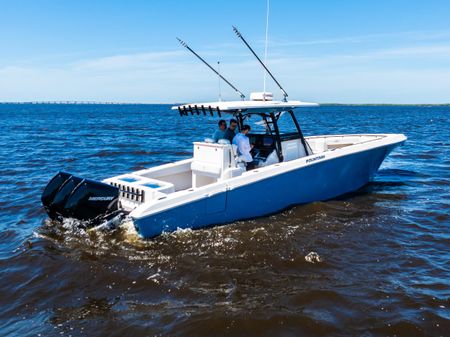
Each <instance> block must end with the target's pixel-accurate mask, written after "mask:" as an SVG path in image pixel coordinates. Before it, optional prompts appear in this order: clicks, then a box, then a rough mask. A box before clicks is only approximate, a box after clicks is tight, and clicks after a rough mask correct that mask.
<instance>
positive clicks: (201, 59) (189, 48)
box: [177, 37, 245, 100]
mask: <svg viewBox="0 0 450 337" xmlns="http://www.w3.org/2000/svg"><path fill="white" fill-rule="evenodd" d="M177 40H178V42H180V44H181V45H182V46H183V47H185V48H186V49H187V50H189V51H190V52H191V53H192V54H194V55H195V56H197V58H198V59H199V60H200V61H202V62H203V63H204V64H205V65H206V66H207V67H208V68H209V69H211V70H212V71H213V72H214V73H215V74H216V75H217V76H219V78H221V79H222V80H224V81H225V83H227V84H228V85H229V86H230V87H232V88H233V89H234V91H236V92H237V93H238V94H239V96H241V99H242V100H244V99H245V95H244V94H243V93H242V92H241V91H240V90H239V89H237V88H236V87H235V86H234V85H232V84H231V83H230V82H229V81H228V80H227V79H226V78H225V77H223V76H222V75H221V74H220V73H219V72H218V71H217V70H216V69H214V68H213V67H211V66H210V65H209V63H208V62H206V61H205V60H204V59H203V58H202V57H201V56H200V55H198V54H197V53H196V52H195V51H193V50H192V49H191V47H189V46H188V45H187V43H186V42H184V41H183V40H181V39H179V38H178V37H177Z"/></svg>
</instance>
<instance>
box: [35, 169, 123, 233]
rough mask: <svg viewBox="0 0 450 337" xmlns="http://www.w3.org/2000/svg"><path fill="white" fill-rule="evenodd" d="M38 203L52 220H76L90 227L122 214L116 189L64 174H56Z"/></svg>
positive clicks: (98, 182)
mask: <svg viewBox="0 0 450 337" xmlns="http://www.w3.org/2000/svg"><path fill="white" fill-rule="evenodd" d="M41 200H42V204H43V205H44V208H45V210H46V211H47V213H48V215H49V217H50V218H51V219H61V218H75V219H79V220H84V221H87V222H88V223H89V224H91V225H97V224H98V223H100V222H102V221H104V220H108V219H110V218H112V217H114V216H116V215H117V214H119V213H120V212H122V211H121V210H120V207H119V189H118V188H117V187H115V186H111V185H108V184H105V183H102V182H100V181H95V180H90V179H83V178H80V177H76V176H74V175H71V174H70V173H66V172H58V174H56V175H55V176H54V177H53V178H52V179H51V180H50V182H49V183H48V184H47V186H46V188H45V189H44V192H43V193H42V197H41Z"/></svg>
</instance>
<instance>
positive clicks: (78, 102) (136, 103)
mask: <svg viewBox="0 0 450 337" xmlns="http://www.w3.org/2000/svg"><path fill="white" fill-rule="evenodd" d="M0 104H3V105H7V104H11V105H12V104H30V105H34V104H35V105H41V104H42V105H45V104H47V105H177V104H181V103H180V102H173V103H144V102H102V101H68V100H67V101H66V100H64V101H0ZM318 104H319V105H347V106H358V105H365V106H371V105H372V106H389V105H390V106H430V105H431V106H450V102H448V103H381V102H380V103H340V102H323V103H318Z"/></svg>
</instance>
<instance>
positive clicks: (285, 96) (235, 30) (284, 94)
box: [233, 26, 288, 102]
mask: <svg viewBox="0 0 450 337" xmlns="http://www.w3.org/2000/svg"><path fill="white" fill-rule="evenodd" d="M233 31H234V32H235V33H236V35H237V36H238V37H239V38H240V39H241V40H242V42H244V43H245V45H246V46H247V47H248V49H250V51H251V52H252V54H253V55H254V56H255V57H256V59H257V60H258V61H259V63H261V65H262V66H263V67H264V69H265V70H266V71H267V73H268V74H269V75H270V77H272V79H273V80H274V81H275V83H276V84H277V85H278V87H279V88H280V90H281V92H282V93H283V96H284V99H283V101H284V102H287V97H288V94H287V92H286V91H285V90H284V89H283V87H282V86H281V84H280V83H279V82H278V81H277V79H276V78H275V77H274V76H273V75H272V73H271V72H270V70H269V69H268V68H267V67H266V65H265V64H264V62H263V61H261V59H260V58H259V56H258V55H256V53H255V51H254V50H253V49H252V47H250V45H249V44H248V43H247V41H245V39H244V37H243V36H242V34H241V33H240V32H239V31H238V29H237V28H236V27H235V26H233Z"/></svg>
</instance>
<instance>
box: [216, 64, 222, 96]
mask: <svg viewBox="0 0 450 337" xmlns="http://www.w3.org/2000/svg"><path fill="white" fill-rule="evenodd" d="M217 72H218V73H219V102H222V90H221V87H220V61H217Z"/></svg>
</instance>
